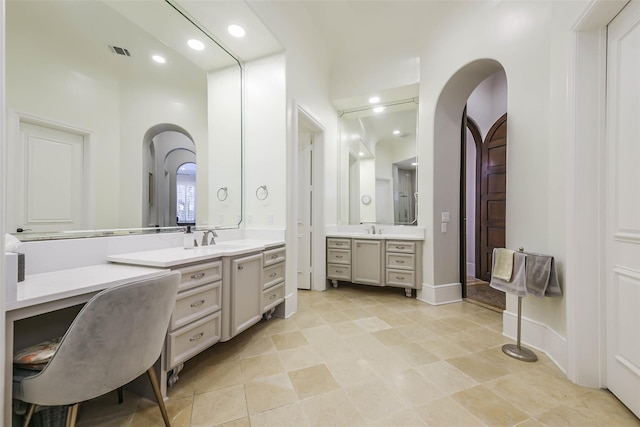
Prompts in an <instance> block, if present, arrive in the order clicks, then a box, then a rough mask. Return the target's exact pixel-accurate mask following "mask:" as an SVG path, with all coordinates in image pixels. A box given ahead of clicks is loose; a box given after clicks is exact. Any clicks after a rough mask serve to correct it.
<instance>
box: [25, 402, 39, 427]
mask: <svg viewBox="0 0 640 427" xmlns="http://www.w3.org/2000/svg"><path fill="white" fill-rule="evenodd" d="M35 411H36V404H35V403H32V404H31V405H29V409H27V413H26V414H25V416H24V424H22V426H23V427H27V426H28V425H29V423H30V422H31V417H33V413H34V412H35Z"/></svg>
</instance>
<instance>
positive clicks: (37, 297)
mask: <svg viewBox="0 0 640 427" xmlns="http://www.w3.org/2000/svg"><path fill="white" fill-rule="evenodd" d="M166 272H167V270H165V269H158V268H148V267H136V266H131V265H117V264H98V265H90V266H87V267H79V268H72V269H68V270H58V271H51V272H48V273H40V274H32V275H27V276H26V277H25V279H24V281H22V282H18V288H17V297H16V299H14V300H10V299H7V302H6V310H7V311H11V310H17V309H20V308H25V307H32V306H35V305H38V304H43V303H47V302H51V301H57V300H62V299H65V298H70V297H75V296H78V295H84V294H88V293H93V292H98V291H101V290H103V289H107V288H110V287H114V286H118V285H121V284H124V283H128V282H132V281H137V280H143V279H150V278H153V277H159V276H162V275H163V274H165V273H166Z"/></svg>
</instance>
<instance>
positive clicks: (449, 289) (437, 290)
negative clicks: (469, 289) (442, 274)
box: [416, 283, 462, 305]
mask: <svg viewBox="0 0 640 427" xmlns="http://www.w3.org/2000/svg"><path fill="white" fill-rule="evenodd" d="M416 299H417V300H418V301H422V302H426V303H427V304H431V305H442V304H451V303H452V302H460V301H462V284H460V283H448V284H444V285H429V284H426V283H423V284H422V289H418V292H417V296H416Z"/></svg>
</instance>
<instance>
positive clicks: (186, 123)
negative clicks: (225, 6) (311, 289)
mask: <svg viewBox="0 0 640 427" xmlns="http://www.w3.org/2000/svg"><path fill="white" fill-rule="evenodd" d="M6 15H7V16H6V88H7V90H6V110H7V113H8V120H7V124H8V139H7V140H8V147H7V154H8V160H9V161H8V162H7V165H8V167H7V174H8V175H7V177H8V180H7V182H12V183H14V185H11V186H10V187H9V188H8V189H7V201H8V203H7V206H8V207H9V209H8V211H7V230H9V231H17V230H18V229H22V230H25V231H28V232H30V233H25V232H23V233H18V237H19V238H21V239H23V240H27V239H28V238H29V237H31V238H37V239H47V238H64V237H67V238H68V237H82V236H97V235H109V234H131V233H137V232H140V231H142V230H143V229H145V228H147V229H150V230H148V231H157V229H164V228H167V229H170V230H175V226H176V225H178V224H180V223H193V222H196V223H197V224H198V225H199V226H200V225H201V226H203V227H206V228H237V227H238V225H239V223H240V221H241V220H242V217H241V216H242V191H243V189H242V185H243V184H242V131H241V126H242V125H241V123H242V118H241V115H242V104H241V102H242V101H241V100H242V90H243V87H242V73H243V70H242V67H241V63H240V61H239V60H238V59H237V58H235V57H233V56H232V55H230V54H229V53H228V52H227V51H225V50H224V49H223V48H221V47H220V46H219V45H218V44H217V42H216V41H215V40H214V39H213V37H212V36H211V35H210V34H208V33H206V32H205V31H203V30H202V29H201V28H199V27H198V26H196V25H195V24H194V22H195V21H193V19H191V18H189V17H188V15H187V14H186V13H185V12H184V11H183V10H182V9H181V8H180V6H179V5H178V4H177V3H175V2H173V1H155V2H122V1H91V2H86V1H28V2H25V1H16V0H9V1H7V2H6ZM190 39H197V40H199V41H200V42H201V43H202V46H203V49H202V50H194V49H192V48H190V47H188V46H187V42H188V41H189V40H190ZM155 56H162V57H163V58H164V63H159V62H156V61H154V60H153V59H152V57H155ZM156 60H159V59H158V58H156ZM188 163H194V164H195V165H196V171H197V173H195V185H194V184H193V179H190V180H189V179H187V180H185V179H183V178H184V177H181V173H180V172H179V169H180V167H182V166H183V165H185V164H188ZM181 185H182V187H181ZM221 188H224V189H225V190H224V194H225V197H224V198H220V197H215V195H216V191H218V192H219V191H220V190H219V189H221ZM181 195H184V196H181ZM181 202H182V203H181ZM194 203H195V218H193V215H189V214H188V212H186V213H185V214H184V215H182V213H183V211H182V210H181V207H182V206H186V207H187V208H186V209H193V206H194ZM181 215H182V216H181ZM178 218H180V219H179V220H178ZM78 230H91V231H89V232H85V233H78V232H77V231H78ZM102 230H108V231H104V232H103V231H102Z"/></svg>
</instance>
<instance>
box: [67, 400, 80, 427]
mask: <svg viewBox="0 0 640 427" xmlns="http://www.w3.org/2000/svg"><path fill="white" fill-rule="evenodd" d="M78 405H79V403H76V404H75V405H71V406H69V410H68V411H67V427H76V419H77V418H78Z"/></svg>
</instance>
